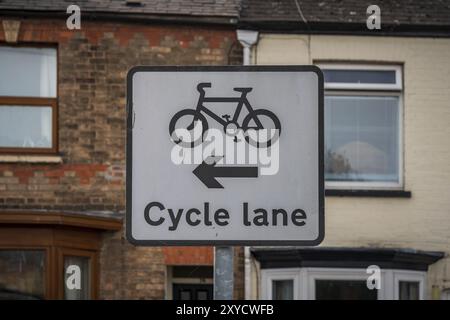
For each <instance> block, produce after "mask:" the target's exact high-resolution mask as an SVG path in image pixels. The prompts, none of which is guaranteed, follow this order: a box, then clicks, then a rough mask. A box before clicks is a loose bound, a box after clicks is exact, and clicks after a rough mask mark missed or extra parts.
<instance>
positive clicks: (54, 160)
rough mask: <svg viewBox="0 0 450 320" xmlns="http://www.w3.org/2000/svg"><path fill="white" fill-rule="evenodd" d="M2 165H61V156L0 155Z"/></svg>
mask: <svg viewBox="0 0 450 320" xmlns="http://www.w3.org/2000/svg"><path fill="white" fill-rule="evenodd" d="M0 163H48V164H60V163H62V157H61V156H59V155H0Z"/></svg>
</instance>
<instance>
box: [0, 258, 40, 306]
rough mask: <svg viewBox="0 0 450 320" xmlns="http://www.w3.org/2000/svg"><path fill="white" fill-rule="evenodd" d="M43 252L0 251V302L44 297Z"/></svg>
mask: <svg viewBox="0 0 450 320" xmlns="http://www.w3.org/2000/svg"><path fill="white" fill-rule="evenodd" d="M44 270H45V251H43V250H0V300H35V299H43V298H44V296H45V283H44Z"/></svg>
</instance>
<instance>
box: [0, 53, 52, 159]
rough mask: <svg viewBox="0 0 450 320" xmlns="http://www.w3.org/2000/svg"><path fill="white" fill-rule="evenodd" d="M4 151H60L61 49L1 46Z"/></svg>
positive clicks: (1, 146) (0, 130) (0, 105)
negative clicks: (59, 63) (58, 78)
mask: <svg viewBox="0 0 450 320" xmlns="http://www.w3.org/2000/svg"><path fill="white" fill-rule="evenodd" d="M0 70H2V72H1V73H0V152H1V153H13V154H15V153H20V154H23V153H33V154H36V153H38V154H39V153H55V152H56V151H57V83H56V82H57V81H56V80H57V52H56V49H54V48H29V47H11V46H0Z"/></svg>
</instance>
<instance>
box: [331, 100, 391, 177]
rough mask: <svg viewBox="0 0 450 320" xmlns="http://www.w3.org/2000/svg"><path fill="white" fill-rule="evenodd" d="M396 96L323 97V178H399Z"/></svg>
mask: <svg viewBox="0 0 450 320" xmlns="http://www.w3.org/2000/svg"><path fill="white" fill-rule="evenodd" d="M399 152H400V151H399V101H398V97H379V96H373V97H370V96H326V97H325V178H326V180H327V181H383V182H398V181H399Z"/></svg>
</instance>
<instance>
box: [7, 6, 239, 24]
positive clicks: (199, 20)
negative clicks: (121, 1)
mask: <svg viewBox="0 0 450 320" xmlns="http://www.w3.org/2000/svg"><path fill="white" fill-rule="evenodd" d="M2 16H3V17H22V18H61V19H67V18H68V17H69V14H68V13H66V12H65V11H30V10H2V11H1V12H0V17H2ZM81 16H82V19H83V20H88V21H117V22H128V23H149V24H152V23H170V24H185V25H186V24H188V25H223V26H234V27H235V26H236V25H237V23H238V18H237V17H234V16H198V15H197V16H193V15H170V14H160V15H158V14H142V13H110V12H92V11H81Z"/></svg>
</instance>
